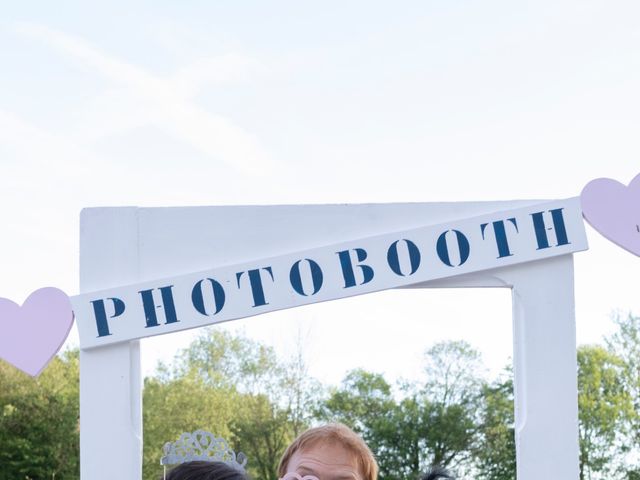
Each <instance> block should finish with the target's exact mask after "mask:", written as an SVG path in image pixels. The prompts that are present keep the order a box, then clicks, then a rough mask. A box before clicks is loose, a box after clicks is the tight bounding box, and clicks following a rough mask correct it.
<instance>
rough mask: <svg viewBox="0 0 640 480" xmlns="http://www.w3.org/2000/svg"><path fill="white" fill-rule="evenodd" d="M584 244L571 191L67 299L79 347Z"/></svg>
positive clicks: (504, 263)
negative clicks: (568, 196)
mask: <svg viewBox="0 0 640 480" xmlns="http://www.w3.org/2000/svg"><path fill="white" fill-rule="evenodd" d="M586 249H587V239H586V233H585V229H584V222H583V220H582V211H581V208H580V199H579V198H577V197H576V198H571V199H567V200H559V201H553V202H548V203H542V204H537V205H532V206H529V207H525V208H519V209H514V210H508V211H500V212H495V213H491V214H485V215H481V216H478V217H473V218H467V219H463V220H454V221H451V222H447V223H441V224H438V225H428V226H425V227H421V228H415V229H411V230H406V231H400V232H393V233H388V234H384V235H377V236H374V237H368V238H360V239H356V240H346V241H344V242H342V243H339V244H334V245H328V246H326V247H320V248H313V249H311V250H301V251H298V252H293V253H290V254H286V255H281V256H278V257H272V258H265V259H259V260H253V261H247V262H245V263H241V264H237V265H228V266H219V267H215V268H212V269H209V270H203V271H201V272H196V273H191V274H187V275H180V276H176V277H172V278H164V279H158V280H154V281H147V282H142V283H138V284H134V285H126V286H115V287H113V288H109V289H106V290H100V291H97V292H92V293H86V294H82V295H77V296H75V297H72V298H71V303H72V305H73V310H74V313H75V317H76V321H77V325H78V330H79V333H80V347H81V348H83V349H86V348H93V347H99V346H101V345H109V344H112V343H115V342H122V341H127V340H133V339H136V338H142V337H149V336H153V335H161V334H165V333H170V332H175V331H178V330H185V329H189V328H195V327H201V326H204V325H210V324H213V323H218V322H224V321H227V320H235V319H238V318H243V317H248V316H252V315H258V314H261V313H266V312H271V311H274V310H281V309H285V308H292V307H297V306H300V305H306V304H310V303H317V302H323V301H326V300H335V299H338V298H344V297H350V296H354V295H361V294H364V293H370V292H375V291H380V290H386V289H389V288H395V287H400V286H405V285H411V284H414V283H420V282H425V281H428V280H435V279H442V278H446V277H451V276H454V275H460V274H463V273H470V272H477V271H480V270H487V269H492V268H498V267H504V266H507V265H514V264H518V263H523V262H530V261H534V260H540V259H544V258H549V257H554V256H557V255H565V254H569V253H573V252H577V251H581V250H586ZM247 258H251V252H247Z"/></svg>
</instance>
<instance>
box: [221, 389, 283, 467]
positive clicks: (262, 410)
mask: <svg viewBox="0 0 640 480" xmlns="http://www.w3.org/2000/svg"><path fill="white" fill-rule="evenodd" d="M237 406H238V409H239V411H238V412H237V416H236V419H235V420H234V421H233V423H232V426H231V429H232V431H233V433H234V438H235V441H236V444H237V445H242V449H243V451H244V452H245V453H247V454H248V455H249V458H250V463H249V465H248V466H249V472H250V473H251V474H252V477H253V478H259V479H261V480H277V479H278V474H277V471H278V462H279V461H280V457H281V455H282V453H283V452H284V450H285V448H286V447H287V445H288V444H289V443H290V442H291V441H292V440H293V429H292V424H291V422H290V419H289V416H288V412H287V411H286V410H284V409H282V408H280V407H279V406H278V405H277V404H276V403H274V402H273V401H271V400H270V399H269V398H268V397H267V396H266V395H264V394H258V395H251V394H245V395H243V396H242V398H241V399H240V401H239V402H238V403H237Z"/></svg>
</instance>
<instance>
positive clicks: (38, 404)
mask: <svg viewBox="0 0 640 480" xmlns="http://www.w3.org/2000/svg"><path fill="white" fill-rule="evenodd" d="M78 385H79V382H78V351H68V352H65V353H64V354H63V355H61V356H59V357H56V358H54V359H53V361H52V362H51V363H50V364H49V365H48V366H47V368H46V369H45V370H44V371H43V372H42V373H41V374H40V376H39V377H38V378H35V379H34V378H32V377H30V376H28V375H27V374H25V373H22V372H21V371H19V370H17V369H16V368H14V367H13V366H11V365H9V364H7V363H5V362H3V361H1V360H0V465H1V468H0V480H16V479H50V478H56V479H58V480H64V479H77V478H78V477H79V473H80V471H79V453H78V452H79V428H78V427H79V425H78V414H79V390H78V388H79V387H78Z"/></svg>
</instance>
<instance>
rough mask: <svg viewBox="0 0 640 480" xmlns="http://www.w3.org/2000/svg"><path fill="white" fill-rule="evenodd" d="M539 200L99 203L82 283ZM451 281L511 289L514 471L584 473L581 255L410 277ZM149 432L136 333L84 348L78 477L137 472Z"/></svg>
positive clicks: (193, 266)
mask: <svg viewBox="0 0 640 480" xmlns="http://www.w3.org/2000/svg"><path fill="white" fill-rule="evenodd" d="M540 202H541V201H509V202H473V203H472V202H461V203H411V204H401V203H394V204H367V205H292V206H230V207H172V208H137V207H114V208H90V209H85V210H84V211H83V212H82V215H81V226H80V291H81V293H84V292H90V291H94V290H100V289H103V288H108V287H112V286H114V285H122V284H129V283H136V282H139V281H144V280H151V279H154V278H161V277H168V276H175V275H178V274H182V273H189V272H193V271H198V270H202V269H203V268H208V267H211V266H215V265H227V264H233V263H239V262H242V261H246V260H251V259H254V258H255V259H258V258H266V257H270V256H276V255H280V254H283V253H287V252H290V251H298V250H303V249H308V248H313V247H319V246H323V245H330V244H333V243H339V242H341V241H344V240H347V239H355V238H362V237H368V236H373V235H377V234H383V233H388V232H394V231H400V230H406V229H410V228H417V227H421V226H423V225H428V224H437V223H442V222H445V221H450V220H454V219H463V218H466V217H471V216H475V215H480V214H483V213H489V212H494V211H498V210H509V209H513V208H517V207H523V206H527V205H532V204H535V203H540ZM445 287H446V288H457V287H498V288H510V289H511V290H512V300H513V356H514V377H515V383H514V394H515V432H516V459H517V480H537V479H538V478H540V476H545V477H546V476H549V475H553V477H554V478H561V479H567V480H569V479H577V478H578V474H579V470H578V457H579V450H578V406H577V375H576V373H577V367H576V340H575V312H574V291H573V288H574V287H573V256H572V255H570V254H569V255H562V256H558V257H554V258H549V259H545V260H539V261H535V262H529V263H524V264H518V265H514V266H510V267H503V268H497V269H493V270H485V271H482V272H478V273H474V274H467V275H460V276H457V277H452V278H448V279H445V280H438V281H432V282H426V283H423V284H419V285H414V286H412V287H411V288H445ZM487 328H492V327H491V326H487ZM425 342H426V343H428V339H425ZM167 440H171V439H167ZM142 441H143V439H142V378H141V369H140V343H139V341H137V340H136V341H131V342H126V343H120V344H114V345H109V346H104V347H99V348H94V349H90V350H81V352H80V465H81V479H82V480H103V479H104V480H111V479H113V478H118V479H121V480H140V479H141V478H142ZM157 448H158V449H161V448H162V445H158V446H157ZM158 471H159V472H160V467H158Z"/></svg>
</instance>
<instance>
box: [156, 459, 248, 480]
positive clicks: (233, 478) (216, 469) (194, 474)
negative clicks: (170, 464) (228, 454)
mask: <svg viewBox="0 0 640 480" xmlns="http://www.w3.org/2000/svg"><path fill="white" fill-rule="evenodd" d="M166 479H167V480H249V477H248V476H247V474H246V473H245V472H243V471H242V470H239V469H237V468H234V467H232V466H230V465H227V464H226V463H224V462H195V461H194V462H185V463H181V464H180V465H178V466H177V467H174V468H172V469H171V470H170V471H169V472H167V477H166Z"/></svg>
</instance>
